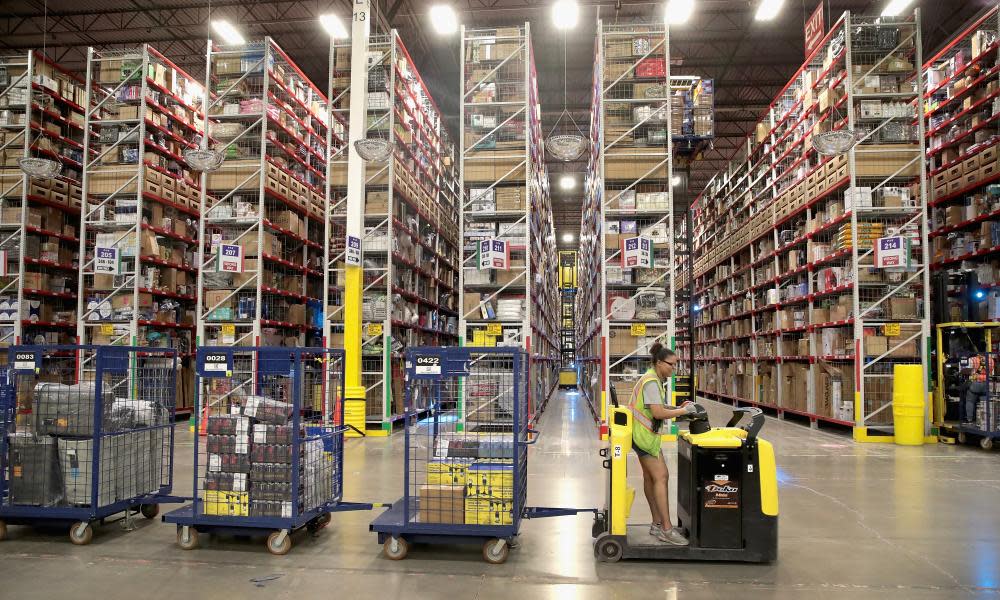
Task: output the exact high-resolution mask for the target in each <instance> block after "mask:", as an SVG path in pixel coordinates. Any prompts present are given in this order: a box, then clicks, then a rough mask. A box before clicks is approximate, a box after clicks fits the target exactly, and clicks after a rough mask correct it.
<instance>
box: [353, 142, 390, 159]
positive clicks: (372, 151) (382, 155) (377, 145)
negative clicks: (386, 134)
mask: <svg viewBox="0 0 1000 600" xmlns="http://www.w3.org/2000/svg"><path fill="white" fill-rule="evenodd" d="M354 149H355V150H357V152H358V154H359V155H361V158H363V159H365V160H366V161H368V162H378V163H381V162H385V161H387V160H389V155H390V154H391V153H392V146H390V145H389V140H384V139H381V138H365V139H363V140H358V141H356V142H354Z"/></svg>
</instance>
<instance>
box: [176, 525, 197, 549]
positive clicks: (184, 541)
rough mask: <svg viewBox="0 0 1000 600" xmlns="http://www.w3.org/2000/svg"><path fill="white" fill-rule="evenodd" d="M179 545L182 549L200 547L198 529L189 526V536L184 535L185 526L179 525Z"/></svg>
mask: <svg viewBox="0 0 1000 600" xmlns="http://www.w3.org/2000/svg"><path fill="white" fill-rule="evenodd" d="M177 545H178V546H180V547H181V550H194V549H195V548H197V547H198V530H197V529H195V528H194V527H188V528H187V536H185V535H184V527H182V526H180V525H178V526H177Z"/></svg>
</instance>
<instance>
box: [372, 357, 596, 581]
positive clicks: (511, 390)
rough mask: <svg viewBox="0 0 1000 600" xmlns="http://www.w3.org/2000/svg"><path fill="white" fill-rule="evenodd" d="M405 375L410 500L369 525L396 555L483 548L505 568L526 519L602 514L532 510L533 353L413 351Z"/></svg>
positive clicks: (406, 477)
mask: <svg viewBox="0 0 1000 600" xmlns="http://www.w3.org/2000/svg"><path fill="white" fill-rule="evenodd" d="M405 371H406V410H405V415H406V417H405V418H406V422H405V441H404V452H405V454H404V459H405V460H404V464H405V467H404V471H403V491H404V495H403V497H402V498H401V499H400V500H398V501H397V502H395V503H393V506H392V508H390V509H389V510H387V511H385V512H384V513H382V514H381V515H380V516H379V517H378V518H376V519H375V521H373V522H372V523H371V525H370V527H369V529H370V530H371V531H373V532H376V533H377V534H378V541H379V543H380V544H382V546H383V551H384V553H385V555H386V556H387V557H388V558H391V559H394V560H400V559H403V558H405V557H406V556H407V554H408V553H409V547H410V544H412V543H430V544H433V543H438V544H456V543H474V544H481V545H482V549H483V558H484V559H485V560H486V561H487V562H490V563H494V564H499V563H502V562H504V561H506V560H507V557H508V554H509V552H510V547H511V544H512V543H513V542H514V540H515V538H516V536H517V534H518V530H519V528H520V525H521V519H522V518H533V517H534V518H537V517H550V516H560V515H572V514H576V513H579V512H591V511H594V510H595V509H572V508H567V509H561V508H529V507H526V506H525V500H526V497H527V474H528V448H527V447H528V446H529V445H531V444H533V443H535V441H536V440H537V438H534V439H532V438H531V434H533V433H535V432H533V431H532V430H530V429H529V428H528V398H527V396H528V394H527V388H528V357H527V354H526V353H525V352H524V351H523V350H521V349H519V348H512V347H495V348H478V347H477V348H472V347H466V348H442V347H421V348H410V349H408V350H407V351H406V368H405ZM424 412H427V413H428V414H429V415H430V416H429V417H427V418H426V419H424V420H417V418H416V415H418V414H421V413H424Z"/></svg>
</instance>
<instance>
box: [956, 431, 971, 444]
mask: <svg viewBox="0 0 1000 600" xmlns="http://www.w3.org/2000/svg"><path fill="white" fill-rule="evenodd" d="M968 441H969V436H967V435H965V432H964V431H959V432H958V443H959V444H965V443H966V442H968Z"/></svg>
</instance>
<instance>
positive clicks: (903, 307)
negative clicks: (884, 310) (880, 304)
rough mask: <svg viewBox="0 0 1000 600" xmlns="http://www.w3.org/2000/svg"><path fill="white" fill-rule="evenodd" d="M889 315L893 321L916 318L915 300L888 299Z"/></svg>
mask: <svg viewBox="0 0 1000 600" xmlns="http://www.w3.org/2000/svg"><path fill="white" fill-rule="evenodd" d="M888 304H889V315H890V317H891V318H893V319H915V318H917V299H916V298H889V302H888Z"/></svg>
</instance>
